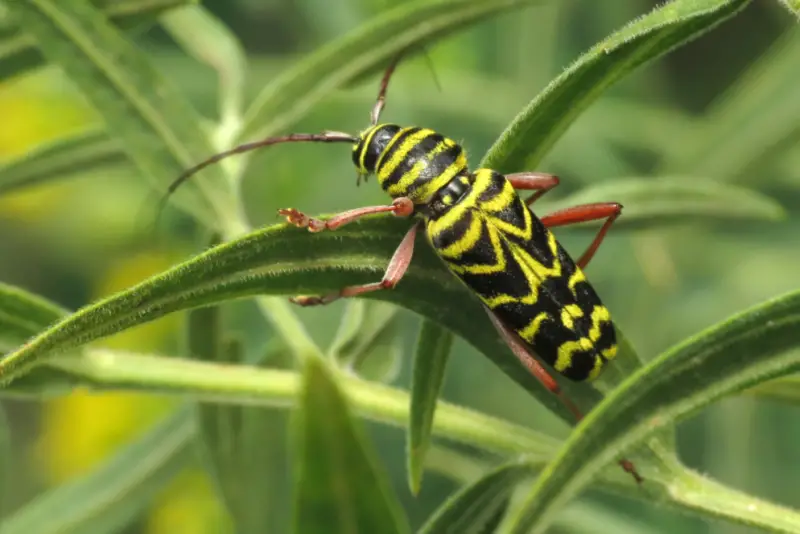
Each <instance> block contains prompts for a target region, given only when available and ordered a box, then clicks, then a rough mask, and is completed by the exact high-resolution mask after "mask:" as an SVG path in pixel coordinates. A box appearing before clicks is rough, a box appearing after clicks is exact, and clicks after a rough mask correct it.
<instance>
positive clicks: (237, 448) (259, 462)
mask: <svg viewBox="0 0 800 534" xmlns="http://www.w3.org/2000/svg"><path fill="white" fill-rule="evenodd" d="M207 310H214V311H215V312H216V311H218V308H216V307H214V308H208V309H207ZM207 310H195V311H194V312H192V313H193V314H197V313H198V312H204V311H207ZM215 315H218V314H215ZM206 319H211V316H210V314H209V317H207V318H206ZM206 319H204V320H200V321H198V322H197V323H195V327H196V328H202V327H206V328H208V327H209V326H210V325H211V324H214V323H216V322H217V321H218V320H219V318H218V317H215V318H214V319H213V320H212V321H213V322H212V323H211V324H210V322H209V321H208V320H206ZM211 329H212V330H215V331H216V332H215V334H211V335H209V334H198V335H197V336H196V337H195V336H193V337H195V339H197V340H200V339H202V338H217V337H218V336H219V334H220V333H219V332H218V327H212V328H211ZM217 341H219V340H217ZM211 344H212V345H213V344H215V343H214V341H211ZM218 352H219V354H217V355H215V357H214V358H213V359H214V360H216V361H218V362H220V363H242V361H243V350H242V346H241V345H240V344H239V343H238V342H228V343H226V344H221V346H220V347H219V349H218ZM194 353H197V349H195V351H194ZM207 356H211V354H208V355H207ZM206 359H209V358H206ZM197 411H198V415H199V428H200V437H201V442H202V444H203V448H202V450H203V452H204V454H203V456H204V459H205V462H206V466H207V467H208V471H209V472H210V473H211V474H212V475H213V478H214V482H215V484H216V488H217V492H218V493H219V496H220V499H221V501H222V502H224V503H225V506H226V507H227V509H228V512H229V513H230V515H231V517H232V518H233V522H234V525H235V527H236V531H237V532H259V531H263V530H264V529H265V525H267V524H268V520H269V515H270V512H271V510H270V507H269V502H268V500H269V497H268V496H269V491H270V489H269V485H270V478H272V477H273V476H274V470H273V469H272V467H273V466H271V465H270V462H269V459H270V458H269V440H271V439H272V440H274V439H275V436H274V426H275V421H274V414H273V413H271V412H270V411H266V410H264V409H263V408H253V407H247V406H228V405H224V404H213V403H200V404H199V405H198V406H197Z"/></svg>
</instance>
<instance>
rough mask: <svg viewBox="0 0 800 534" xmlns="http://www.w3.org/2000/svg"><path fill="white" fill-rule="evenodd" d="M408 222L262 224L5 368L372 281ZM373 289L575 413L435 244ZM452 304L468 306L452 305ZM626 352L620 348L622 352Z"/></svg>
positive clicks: (588, 402) (12, 373)
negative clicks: (322, 226)
mask: <svg viewBox="0 0 800 534" xmlns="http://www.w3.org/2000/svg"><path fill="white" fill-rule="evenodd" d="M408 224H409V223H408V221H403V220H400V219H398V218H396V217H392V216H388V217H381V216H379V217H374V218H371V219H367V220H363V221H358V222H354V223H351V224H349V225H347V226H345V227H344V228H341V229H339V230H337V231H335V232H323V233H320V234H316V235H309V233H308V232H307V231H303V230H300V229H297V228H289V227H287V226H285V225H278V226H273V227H269V228H265V229H262V230H259V231H257V232H254V233H251V234H249V235H247V236H244V237H242V238H241V239H237V240H234V241H232V242H229V243H226V244H223V245H220V246H218V247H214V248H212V249H210V250H209V251H207V252H205V253H204V254H201V255H198V256H196V257H195V258H192V259H190V260H189V261H187V262H185V263H183V264H181V265H178V266H176V267H174V268H173V269H170V270H168V271H166V272H165V273H162V274H161V275H158V276H155V277H152V278H150V279H148V280H147V281H145V282H142V283H141V284H139V285H137V286H134V287H132V288H129V289H127V290H126V291H123V292H121V293H118V294H117V295H115V296H112V297H110V298H107V299H104V300H102V301H99V302H97V303H95V304H92V305H91V306H87V307H86V308H83V309H82V310H80V311H78V312H76V313H75V314H74V315H72V316H70V317H69V318H67V319H65V320H63V321H61V322H60V323H58V324H56V325H54V326H53V327H51V328H50V329H48V330H47V331H45V332H42V333H41V334H39V335H38V336H37V337H36V338H34V339H32V340H30V341H29V342H28V343H27V344H26V345H25V346H23V347H20V348H19V349H18V350H17V351H15V352H14V353H11V354H9V355H7V356H6V357H5V358H4V359H3V360H2V361H0V377H1V378H2V379H3V381H4V382H7V381H9V380H11V379H13V378H15V377H17V376H19V375H20V374H22V373H24V372H25V371H27V370H29V369H30V367H31V366H33V365H35V364H36V363H37V361H38V360H39V359H40V358H42V357H43V356H45V355H47V354H49V353H50V352H53V351H64V350H68V349H70V348H74V347H77V346H80V345H83V344H86V343H89V342H90V341H94V340H96V339H100V338H102V337H105V336H108V335H111V334H114V333H116V332H119V331H122V330H124V329H126V328H130V327H132V326H135V325H138V324H142V323H144V322H147V321H151V320H154V319H156V318H158V317H162V316H164V315H166V314H167V313H171V312H174V311H179V310H185V309H189V308H193V307H198V306H203V305H210V304H214V303H219V302H223V301H226V300H231V299H234V298H242V297H247V296H255V295H263V294H272V295H286V294H319V293H326V292H330V291H335V290H338V289H340V288H341V287H343V286H346V285H352V284H358V283H366V282H372V281H374V280H377V279H380V277H381V276H382V274H383V270H384V269H385V266H386V264H387V262H388V261H389V258H390V257H391V255H392V253H393V252H394V249H395V248H396V247H397V243H398V242H399V241H400V240H401V239H402V235H403V233H404V232H405V230H407V227H408ZM373 296H374V298H378V299H382V300H388V301H391V302H394V303H397V304H400V305H401V306H404V307H406V308H408V309H410V310H412V311H414V312H416V313H419V314H421V315H422V316H424V317H427V318H429V319H432V320H435V321H437V322H438V323H440V324H441V325H442V326H444V327H446V328H448V329H449V330H451V331H452V332H454V333H455V334H456V335H459V336H461V337H463V338H464V339H466V340H467V341H469V342H470V343H471V344H472V345H473V346H475V347H477V348H478V349H479V350H480V351H481V352H483V353H484V354H485V355H487V356H488V357H489V358H491V359H492V361H494V362H495V363H496V364H497V365H498V366H500V368H501V369H502V370H503V371H504V372H505V373H507V374H508V375H509V376H510V377H511V378H513V379H514V380H516V381H517V382H518V383H519V384H521V385H522V386H523V387H525V388H526V389H528V390H529V391H530V392H532V393H533V394H534V395H535V396H536V397H537V398H538V399H539V400H540V401H541V402H543V403H544V404H545V405H546V406H548V407H549V408H550V409H552V410H553V411H555V413H557V414H559V415H561V416H562V417H563V418H564V419H565V420H566V421H569V422H572V421H573V418H572V415H571V414H570V413H569V412H568V411H567V410H566V409H565V408H564V407H563V405H562V404H561V403H560V402H558V401H557V400H556V399H554V397H553V395H552V394H550V393H549V392H548V391H547V390H545V389H544V388H543V387H542V386H541V384H539V382H538V381H537V380H536V379H535V378H533V377H532V376H531V375H530V373H528V371H527V370H526V369H525V368H524V367H523V366H522V364H520V363H519V361H518V360H517V358H516V357H514V356H513V354H512V353H511V352H510V350H509V349H508V348H507V347H506V346H505V344H503V342H502V341H501V340H500V338H499V337H498V336H497V333H496V332H495V330H494V328H493V327H492V325H491V323H490V322H489V320H488V319H487V317H486V314H485V312H484V311H483V308H482V306H481V304H480V303H479V302H478V300H477V298H476V297H475V296H474V295H472V294H471V293H469V292H468V291H467V290H466V288H465V287H464V286H463V284H462V283H461V282H460V281H459V280H457V279H456V278H455V277H453V276H452V275H451V274H450V273H449V272H448V271H446V270H445V268H444V267H443V265H442V262H441V261H440V260H439V258H438V257H437V256H435V254H434V253H433V251H432V250H431V249H430V247H429V246H420V247H418V248H417V251H416V252H415V257H414V262H412V265H411V267H410V269H409V271H408V273H407V274H406V277H405V278H404V279H403V283H401V284H399V285H398V287H397V288H395V289H393V290H392V291H384V292H379V293H376V294H374V295H373ZM453 309H458V310H460V313H457V314H454V313H450V312H451V311H452V310H453ZM626 357H628V356H626V355H623V354H620V355H619V356H618V357H617V359H618V360H624V359H625V358H626ZM560 383H561V384H562V387H563V389H564V391H565V392H566V393H567V394H568V395H570V396H571V397H572V398H573V400H575V401H576V402H577V403H578V404H579V405H580V406H582V407H584V408H587V407H590V406H592V405H593V404H594V403H595V402H596V401H597V399H598V398H599V394H598V393H597V392H595V391H593V390H591V389H588V388H585V387H581V386H580V385H575V384H574V383H571V382H570V381H568V380H561V382H560Z"/></svg>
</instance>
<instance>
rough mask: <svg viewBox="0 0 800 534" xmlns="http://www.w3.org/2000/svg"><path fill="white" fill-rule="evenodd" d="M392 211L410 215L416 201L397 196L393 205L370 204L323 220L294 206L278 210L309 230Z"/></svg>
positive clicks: (318, 229) (330, 227) (328, 228)
mask: <svg viewBox="0 0 800 534" xmlns="http://www.w3.org/2000/svg"><path fill="white" fill-rule="evenodd" d="M386 212H390V213H393V214H394V215H396V216H398V217H410V216H411V215H412V214H413V213H414V203H413V202H412V201H411V199H408V198H406V197H400V198H396V199H395V200H394V201H393V202H392V205H391V206H369V207H365V208H356V209H352V210H349V211H345V212H342V213H340V214H338V215H334V216H333V217H331V218H330V219H326V220H324V221H323V220H322V219H317V218H314V217H309V216H308V215H306V214H305V213H303V212H302V211H297V210H296V209H294V208H284V209H280V210H278V215H282V216H284V217H286V221H287V222H288V223H289V224H293V225H294V226H297V227H298V228H308V231H309V232H321V231H323V230H336V229H337V228H339V227H340V226H344V225H345V224H347V223H351V222H353V221H355V220H356V219H360V218H361V217H364V216H365V215H374V214H375V213H386Z"/></svg>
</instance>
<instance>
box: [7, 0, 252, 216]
mask: <svg viewBox="0 0 800 534" xmlns="http://www.w3.org/2000/svg"><path fill="white" fill-rule="evenodd" d="M9 8H10V10H11V13H12V14H14V15H16V16H17V17H18V18H19V20H20V22H21V23H22V24H24V26H25V29H26V32H28V33H29V34H30V35H32V36H33V37H34V38H35V39H36V41H37V44H38V46H39V48H40V49H41V50H42V53H43V54H44V55H45V57H47V59H48V60H50V61H51V62H53V63H55V64H57V65H59V66H60V67H61V68H62V69H63V70H64V72H65V73H66V74H67V76H69V78H70V79H71V80H72V81H73V82H74V83H75V84H76V85H77V86H78V88H79V89H80V90H81V92H82V93H83V95H84V96H85V97H86V98H87V100H88V101H89V103H90V104H91V105H92V106H93V107H95V108H96V109H97V111H98V112H99V113H100V115H101V117H102V118H103V120H104V122H105V126H106V128H107V132H108V133H109V136H110V137H111V138H112V139H113V140H115V141H117V142H118V143H119V144H120V145H121V146H122V147H123V148H124V150H125V151H126V153H127V155H128V156H129V157H130V159H131V161H133V162H134V164H135V165H136V166H137V168H138V170H139V171H140V172H141V173H142V175H144V176H145V177H147V178H149V179H151V180H153V181H154V183H155V184H156V185H157V186H158V187H159V188H161V189H162V190H163V188H165V187H166V184H167V183H169V182H171V181H172V180H173V179H174V178H175V177H177V176H178V175H180V173H181V172H182V171H183V170H184V169H186V168H188V167H190V166H192V165H194V164H195V163H196V162H198V161H200V160H201V159H204V158H205V157H207V156H208V154H210V153H212V147H211V145H210V143H208V141H207V139H206V136H205V135H204V133H203V127H202V125H201V121H200V118H199V116H198V115H197V113H196V112H195V111H194V110H193V109H192V107H191V106H190V105H189V104H188V102H187V101H186V100H185V99H184V98H183V97H182V96H181V95H180V94H178V93H177V92H176V91H175V90H174V89H173V88H172V86H171V84H170V83H169V81H168V80H166V79H164V78H163V77H162V76H161V75H159V73H158V72H157V71H156V69H155V68H154V67H153V66H152V65H151V64H150V62H149V61H148V60H147V59H146V58H145V57H144V56H142V55H141V54H140V53H139V52H138V50H136V48H134V46H133V45H132V44H131V43H130V42H128V41H127V40H126V39H125V38H124V37H123V36H122V35H121V34H120V33H119V32H118V31H117V30H116V29H115V28H114V27H113V26H111V24H110V23H109V22H108V21H107V20H106V19H105V17H104V16H103V14H102V13H100V12H99V11H98V10H97V9H95V8H94V7H92V6H91V5H89V4H88V3H87V2H86V1H85V0H75V1H73V2H57V1H54V0H27V1H25V2H14V3H12V4H11V5H10V6H9ZM206 176H207V177H208V178H210V180H208V181H205V180H202V181H196V182H194V183H192V184H189V186H187V188H186V189H187V190H189V192H187V195H188V194H191V197H186V200H185V201H184V202H182V205H183V206H184V207H185V208H186V209H188V210H189V211H190V212H191V213H193V214H195V215H196V216H198V217H199V218H200V219H201V220H204V221H205V222H206V223H207V224H208V225H209V226H212V227H214V226H216V225H217V224H221V225H222V226H223V227H226V228H227V227H229V226H236V225H238V222H237V221H235V220H233V219H232V218H234V219H235V218H236V217H238V211H237V209H236V207H235V205H234V203H233V200H232V199H231V197H230V193H229V191H228V188H227V187H226V185H227V184H226V181H225V175H224V173H223V172H222V170H221V169H220V168H219V167H216V168H214V169H211V170H209V172H208V173H206ZM189 200H191V202H189Z"/></svg>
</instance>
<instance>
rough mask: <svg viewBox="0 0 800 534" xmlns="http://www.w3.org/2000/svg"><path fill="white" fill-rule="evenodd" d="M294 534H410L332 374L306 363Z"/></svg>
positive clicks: (323, 366)
mask: <svg viewBox="0 0 800 534" xmlns="http://www.w3.org/2000/svg"><path fill="white" fill-rule="evenodd" d="M297 419H298V421H297V435H296V441H295V443H296V446H295V448H294V450H295V451H296V458H295V464H296V467H295V475H296V476H295V481H296V483H295V508H294V532H295V533H297V534H316V533H319V534H325V533H328V532H354V533H355V532H385V533H386V534H403V533H405V532H410V529H409V527H408V523H407V520H406V518H405V517H404V515H403V511H402V508H401V507H400V503H399V502H398V501H397V497H396V496H395V495H393V493H392V489H391V487H390V485H389V483H388V480H387V479H386V476H385V474H384V473H382V472H381V471H380V467H379V465H378V463H377V462H376V457H375V455H374V452H373V451H372V448H371V447H370V446H369V444H368V443H366V441H365V439H364V437H363V436H362V434H361V431H360V429H359V428H358V426H357V423H356V421H355V420H354V419H353V418H352V416H351V415H350V409H349V407H348V406H347V403H346V401H345V398H344V396H343V395H342V393H341V391H340V390H339V387H338V385H337V384H336V381H335V379H334V376H333V374H332V372H331V371H330V370H329V369H327V368H326V364H325V363H323V362H322V361H321V360H318V359H315V358H311V359H309V361H308V362H307V363H306V369H305V373H304V380H303V387H302V390H301V393H300V402H299V411H298V414H297Z"/></svg>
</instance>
